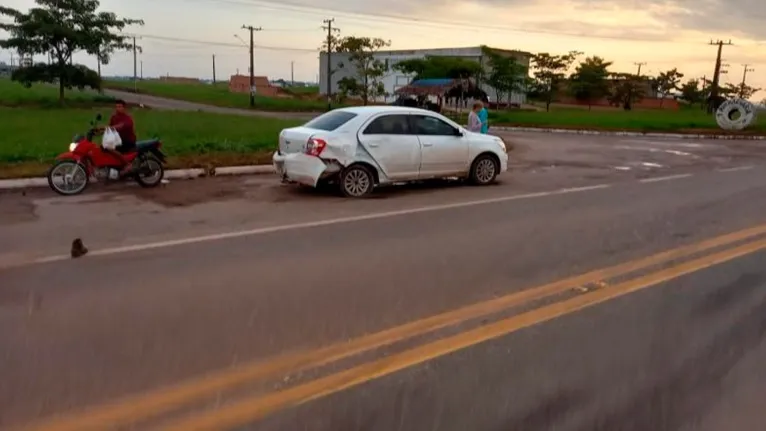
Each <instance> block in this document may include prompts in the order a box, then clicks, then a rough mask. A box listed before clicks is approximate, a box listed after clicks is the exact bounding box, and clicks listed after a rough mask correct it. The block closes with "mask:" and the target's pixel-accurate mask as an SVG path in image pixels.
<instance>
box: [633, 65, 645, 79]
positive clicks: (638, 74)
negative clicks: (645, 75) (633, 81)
mask: <svg viewBox="0 0 766 431" xmlns="http://www.w3.org/2000/svg"><path fill="white" fill-rule="evenodd" d="M633 65H634V66H638V72H636V76H641V66H646V62H641V63H633Z"/></svg>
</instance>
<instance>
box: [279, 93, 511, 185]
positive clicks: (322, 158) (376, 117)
mask: <svg viewBox="0 0 766 431" xmlns="http://www.w3.org/2000/svg"><path fill="white" fill-rule="evenodd" d="M273 163H274V168H275V170H276V171H277V173H278V174H279V175H280V176H281V178H282V180H283V181H285V182H291V183H299V184H304V185H307V186H311V187H317V186H318V185H320V184H321V183H330V182H337V183H338V185H339V187H340V190H341V192H343V194H344V195H346V196H350V197H364V196H367V195H369V194H370V193H371V192H372V190H373V189H374V188H375V186H377V185H383V184H391V183H401V182H409V181H417V180H424V179H433V178H447V177H461V178H465V179H468V180H470V181H471V182H472V183H474V184H479V185H486V184H491V183H493V182H494V181H495V180H496V178H497V175H498V174H499V173H501V172H504V171H506V170H507V169H508V153H507V152H506V147H505V143H504V142H503V140H502V139H500V138H499V137H496V136H491V135H482V134H479V133H473V132H469V131H468V130H466V129H465V128H464V127H461V126H460V125H458V124H457V123H455V122H453V121H452V120H450V119H449V118H447V117H444V116H443V115H440V114H437V113H435V112H432V111H426V110H423V109H417V108H407V107H398V106H365V107H354V108H342V109H336V110H333V111H330V112H327V113H325V114H322V115H320V116H319V117H316V118H314V119H313V120H311V121H309V122H308V123H306V124H304V125H303V126H301V127H293V128H289V129H284V130H282V132H281V133H280V134H279V149H278V150H277V152H276V153H274V157H273Z"/></svg>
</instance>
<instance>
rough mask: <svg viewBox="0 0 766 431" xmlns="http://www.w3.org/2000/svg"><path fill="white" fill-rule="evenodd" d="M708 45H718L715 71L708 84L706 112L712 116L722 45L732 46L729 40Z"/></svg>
mask: <svg viewBox="0 0 766 431" xmlns="http://www.w3.org/2000/svg"><path fill="white" fill-rule="evenodd" d="M710 45H718V55H717V56H716V58H715V71H714V72H713V82H712V83H711V84H710V100H708V105H707V112H708V113H710V114H712V113H713V111H714V110H715V109H716V108H717V106H716V105H717V100H718V84H719V82H720V79H719V78H720V75H721V54H722V53H723V46H724V45H733V44H732V43H731V40H729V41H728V42H726V43H724V41H722V40H718V41H716V42H713V41H712V40H711V41H710Z"/></svg>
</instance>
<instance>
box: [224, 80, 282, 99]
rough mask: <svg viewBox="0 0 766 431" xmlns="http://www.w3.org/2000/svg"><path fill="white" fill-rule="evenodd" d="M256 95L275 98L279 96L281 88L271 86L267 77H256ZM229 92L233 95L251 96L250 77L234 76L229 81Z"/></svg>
mask: <svg viewBox="0 0 766 431" xmlns="http://www.w3.org/2000/svg"><path fill="white" fill-rule="evenodd" d="M254 80H255V94H257V95H259V96H266V97H275V96H277V95H278V94H279V88H278V87H275V86H273V85H271V83H269V79H268V78H267V77H265V76H256V77H255V78H254ZM229 91H231V92H232V93H245V94H250V77H249V76H246V75H232V76H231V78H230V79H229Z"/></svg>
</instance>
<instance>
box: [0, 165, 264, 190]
mask: <svg viewBox="0 0 766 431" xmlns="http://www.w3.org/2000/svg"><path fill="white" fill-rule="evenodd" d="M273 173H274V167H273V166H272V165H249V166H222V167H219V168H212V169H209V170H208V169H172V170H169V171H165V178H166V179H168V180H191V179H194V178H202V177H219V176H228V175H260V174H273ZM32 187H48V179H47V178H18V179H11V180H0V190H12V189H26V188H32Z"/></svg>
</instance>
